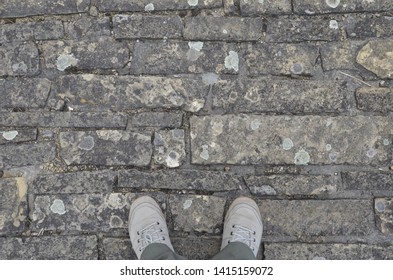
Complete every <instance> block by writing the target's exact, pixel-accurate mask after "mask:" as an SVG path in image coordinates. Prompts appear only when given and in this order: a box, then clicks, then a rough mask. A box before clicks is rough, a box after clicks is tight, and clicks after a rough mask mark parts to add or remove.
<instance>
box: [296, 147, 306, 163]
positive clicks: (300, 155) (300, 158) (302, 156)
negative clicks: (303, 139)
mask: <svg viewBox="0 0 393 280" xmlns="http://www.w3.org/2000/svg"><path fill="white" fill-rule="evenodd" d="M294 162H295V164H296V165H306V164H308V163H309V162H310V155H309V154H308V153H307V152H306V151H305V150H303V149H301V150H300V151H298V152H297V153H296V154H295V158H294Z"/></svg>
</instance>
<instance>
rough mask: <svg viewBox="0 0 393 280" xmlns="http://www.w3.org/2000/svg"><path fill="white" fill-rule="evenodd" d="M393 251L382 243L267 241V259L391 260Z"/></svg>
mask: <svg viewBox="0 0 393 280" xmlns="http://www.w3.org/2000/svg"><path fill="white" fill-rule="evenodd" d="M392 252H393V248H392V246H382V245H366V244H339V243H333V244H307V243H265V257H266V259H267V260H391V259H392V258H393V254H392Z"/></svg>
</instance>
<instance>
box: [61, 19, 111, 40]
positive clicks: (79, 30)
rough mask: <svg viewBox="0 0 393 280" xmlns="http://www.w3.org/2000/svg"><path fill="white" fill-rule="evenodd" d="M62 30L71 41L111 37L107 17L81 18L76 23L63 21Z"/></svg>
mask: <svg viewBox="0 0 393 280" xmlns="http://www.w3.org/2000/svg"><path fill="white" fill-rule="evenodd" d="M64 29H65V33H66V34H67V37H68V38H69V39H72V40H78V39H79V40H86V39H87V38H92V39H93V38H96V37H101V36H111V27H110V19H109V17H103V18H89V17H82V18H80V19H78V20H76V21H65V22H64Z"/></svg>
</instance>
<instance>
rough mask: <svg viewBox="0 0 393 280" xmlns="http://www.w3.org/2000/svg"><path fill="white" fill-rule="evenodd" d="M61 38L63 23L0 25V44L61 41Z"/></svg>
mask: <svg viewBox="0 0 393 280" xmlns="http://www.w3.org/2000/svg"><path fill="white" fill-rule="evenodd" d="M63 37H64V28H63V23H62V22H61V21H58V20H57V21H54V20H46V21H39V22H27V23H14V24H3V25H0V43H4V42H12V41H35V40H55V39H62V38H63Z"/></svg>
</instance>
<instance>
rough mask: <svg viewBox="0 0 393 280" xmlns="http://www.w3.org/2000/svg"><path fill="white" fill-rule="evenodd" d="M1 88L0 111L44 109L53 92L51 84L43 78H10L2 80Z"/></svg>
mask: <svg viewBox="0 0 393 280" xmlns="http://www.w3.org/2000/svg"><path fill="white" fill-rule="evenodd" d="M0 88H1V89H2V92H1V95H2V98H1V102H0V110H1V109H13V108H43V107H45V103H46V100H47V99H48V96H49V92H50V90H51V82H50V81H49V80H48V79H42V78H30V79H26V78H8V79H0Z"/></svg>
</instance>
